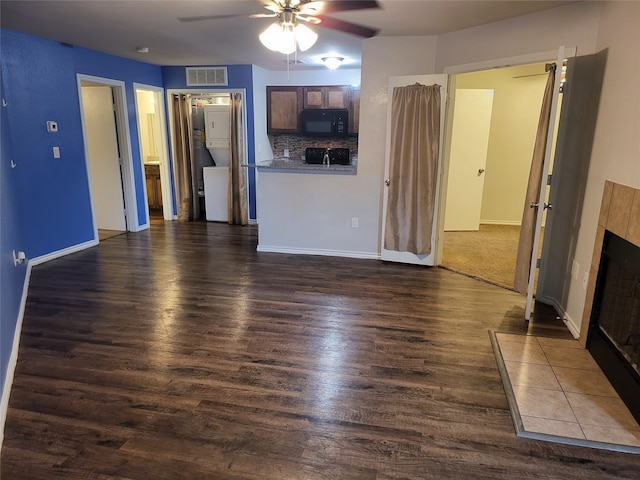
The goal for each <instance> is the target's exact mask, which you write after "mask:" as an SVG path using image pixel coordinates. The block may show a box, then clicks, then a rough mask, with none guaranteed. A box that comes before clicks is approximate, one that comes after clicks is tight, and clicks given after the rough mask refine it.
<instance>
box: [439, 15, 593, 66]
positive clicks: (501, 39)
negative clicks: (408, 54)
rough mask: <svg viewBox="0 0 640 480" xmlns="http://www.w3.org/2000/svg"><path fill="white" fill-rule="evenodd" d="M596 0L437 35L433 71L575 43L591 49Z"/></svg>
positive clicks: (586, 50)
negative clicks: (436, 51) (434, 69)
mask: <svg viewBox="0 0 640 480" xmlns="http://www.w3.org/2000/svg"><path fill="white" fill-rule="evenodd" d="M599 12H600V2H580V3H574V4H570V5H567V6H564V7H558V8H554V9H551V10H545V11H543V12H540V13H534V14H531V15H523V16H521V17H517V18H514V19H510V20H503V21H501V22H495V23H490V24H486V25H482V26H479V27H474V28H469V29H466V30H459V31H457V32H452V33H447V34H444V35H440V36H439V37H438V56H437V58H436V72H437V73H440V72H443V71H444V69H445V67H447V66H449V65H464V64H467V63H475V62H482V61H487V60H494V59H501V58H509V57H516V56H521V55H527V54H534V53H538V52H547V51H552V50H556V51H557V50H558V47H559V46H560V45H564V46H566V47H577V49H578V55H585V54H587V53H593V52H594V49H595V41H596V33H597V31H598V19H599Z"/></svg>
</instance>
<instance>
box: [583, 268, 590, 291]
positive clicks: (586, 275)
mask: <svg viewBox="0 0 640 480" xmlns="http://www.w3.org/2000/svg"><path fill="white" fill-rule="evenodd" d="M588 282H589V272H584V277H582V288H584V289H585V290H586V289H587V283H588Z"/></svg>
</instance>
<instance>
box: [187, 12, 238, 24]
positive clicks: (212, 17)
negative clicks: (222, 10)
mask: <svg viewBox="0 0 640 480" xmlns="http://www.w3.org/2000/svg"><path fill="white" fill-rule="evenodd" d="M246 16H247V15H239V14H236V15H202V16H200V17H179V18H178V21H180V22H183V23H188V22H199V21H201V20H217V19H220V18H237V17H246Z"/></svg>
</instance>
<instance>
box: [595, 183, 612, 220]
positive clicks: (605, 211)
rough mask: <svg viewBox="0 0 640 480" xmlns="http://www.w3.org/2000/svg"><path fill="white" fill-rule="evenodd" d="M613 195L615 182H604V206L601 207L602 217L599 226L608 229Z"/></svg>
mask: <svg viewBox="0 0 640 480" xmlns="http://www.w3.org/2000/svg"><path fill="white" fill-rule="evenodd" d="M612 193H613V182H610V181H609V180H607V181H606V182H604V191H603V192H602V204H601V205H600V216H599V217H598V225H601V226H603V227H605V228H606V226H607V220H608V219H609V207H610V206H611V194H612Z"/></svg>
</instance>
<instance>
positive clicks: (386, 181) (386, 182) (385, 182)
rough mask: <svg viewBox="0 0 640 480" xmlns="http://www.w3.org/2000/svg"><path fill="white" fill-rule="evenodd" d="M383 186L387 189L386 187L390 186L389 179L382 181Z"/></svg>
mask: <svg viewBox="0 0 640 480" xmlns="http://www.w3.org/2000/svg"><path fill="white" fill-rule="evenodd" d="M384 184H385V185H386V186H387V187H388V186H389V185H390V184H391V182H390V181H389V179H388V178H387V179H386V180H385V181H384Z"/></svg>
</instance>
